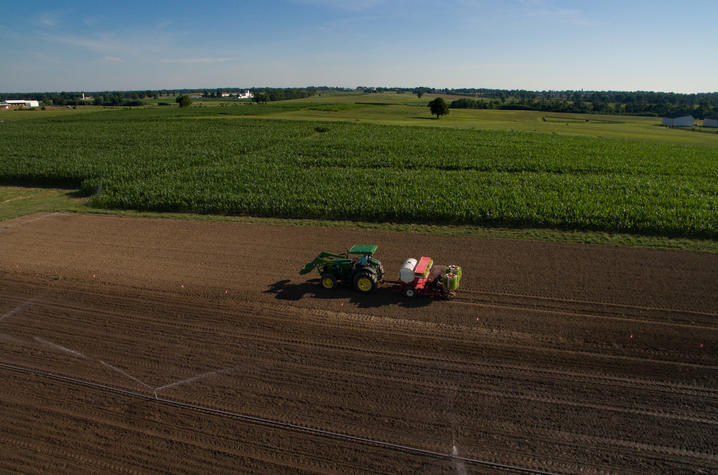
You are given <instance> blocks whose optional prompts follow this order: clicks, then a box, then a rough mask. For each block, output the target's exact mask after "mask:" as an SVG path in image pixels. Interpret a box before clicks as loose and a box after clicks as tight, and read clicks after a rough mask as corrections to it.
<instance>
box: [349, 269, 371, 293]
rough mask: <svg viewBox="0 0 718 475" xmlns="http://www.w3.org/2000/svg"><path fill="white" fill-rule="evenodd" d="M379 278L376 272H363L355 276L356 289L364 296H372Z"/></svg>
mask: <svg viewBox="0 0 718 475" xmlns="http://www.w3.org/2000/svg"><path fill="white" fill-rule="evenodd" d="M376 286H377V278H376V274H375V273H374V272H371V271H369V270H366V269H365V270H361V271H359V272H357V273H356V274H355V275H354V288H355V289H356V290H358V291H359V292H361V293H363V294H370V293H372V292H374V291H375V290H376Z"/></svg>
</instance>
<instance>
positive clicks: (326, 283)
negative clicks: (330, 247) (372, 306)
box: [299, 244, 384, 294]
mask: <svg viewBox="0 0 718 475" xmlns="http://www.w3.org/2000/svg"><path fill="white" fill-rule="evenodd" d="M378 247H379V246H377V245H375V244H356V245H354V246H352V247H351V249H349V250H348V251H347V252H345V253H344V254H335V253H332V252H326V251H322V252H320V253H319V255H317V257H315V258H314V260H312V261H311V262H309V263H307V264H306V265H305V266H304V267H302V270H300V271H299V274H301V275H304V274H307V273H309V272H311V271H312V270H313V269H314V268H317V270H319V274H320V275H321V280H320V282H321V284H322V287H324V288H325V289H332V288H334V287H335V286H336V285H337V282H341V283H343V284H345V285H349V286H353V287H354V288H355V289H356V290H358V291H359V292H361V293H363V294H369V293H371V292H373V291H374V290H376V287H377V285H379V283H380V282H381V281H382V279H383V278H384V267H382V265H381V262H379V261H378V260H377V259H374V257H373V255H374V253H375V252H376V250H377V248H378Z"/></svg>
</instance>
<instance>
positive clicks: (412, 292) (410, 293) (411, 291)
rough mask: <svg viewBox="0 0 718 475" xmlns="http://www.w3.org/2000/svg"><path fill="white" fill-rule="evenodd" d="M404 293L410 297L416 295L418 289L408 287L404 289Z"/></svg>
mask: <svg viewBox="0 0 718 475" xmlns="http://www.w3.org/2000/svg"><path fill="white" fill-rule="evenodd" d="M404 295H406V296H407V297H409V298H414V297H416V289H414V288H412V287H408V288H407V289H406V290H404Z"/></svg>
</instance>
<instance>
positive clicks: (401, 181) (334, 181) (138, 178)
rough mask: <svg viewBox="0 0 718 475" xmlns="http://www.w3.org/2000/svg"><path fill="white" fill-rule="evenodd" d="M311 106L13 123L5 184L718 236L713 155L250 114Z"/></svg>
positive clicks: (578, 139)
mask: <svg viewBox="0 0 718 475" xmlns="http://www.w3.org/2000/svg"><path fill="white" fill-rule="evenodd" d="M297 104H298V103H297V102H290V103H280V104H268V105H267V108H263V106H254V107H252V106H245V107H197V108H189V109H188V110H182V111H180V110H178V109H177V108H173V109H170V108H154V109H140V110H117V111H99V112H95V113H82V114H79V113H76V114H68V115H65V116H61V115H55V116H51V117H48V118H43V117H42V116H41V115H38V116H37V117H38V118H35V119H32V120H8V121H4V122H2V123H0V134H1V136H2V138H3V149H2V152H0V182H1V183H3V184H19V185H43V186H64V187H69V188H81V189H82V191H83V193H85V194H88V195H91V199H90V204H91V205H92V206H95V207H104V208H121V209H136V210H155V211H176V212H195V213H211V214H231V215H254V216H274V217H290V218H325V219H348V220H353V219H356V220H365V221H381V222H420V223H444V224H480V225H502V226H532V227H548V228H563V229H586V230H598V231H609V232H610V231H613V232H628V233H638V234H654V235H663V236H690V237H704V238H715V237H716V236H718V212H717V210H718V152H716V150H718V149H716V148H715V147H709V146H697V145H677V144H661V143H651V142H643V141H629V140H608V139H601V138H596V137H584V136H575V135H553V134H544V133H533V132H522V131H513V132H512V131H498V130H469V129H455V128H436V127H401V126H389V125H378V124H364V123H361V124H355V123H348V122H338V121H334V122H327V121H288V120H269V119H261V120H258V119H257V118H250V117H247V118H243V117H242V116H241V115H237V114H239V113H240V112H241V113H242V114H245V113H249V114H256V113H257V111H260V110H261V111H264V113H265V114H266V113H269V112H270V111H275V112H276V113H279V114H281V113H283V112H286V111H287V110H296V109H297ZM302 104H304V106H303V107H306V105H307V104H308V103H306V102H304V103H302ZM341 104H342V103H338V105H337V106H336V107H340V108H341V107H344V106H342V105H341ZM312 107H315V108H316V109H321V108H322V107H324V108H327V107H331V106H329V105H327V104H324V105H322V104H321V103H319V102H317V103H315V104H314V105H313V106H312ZM347 107H349V108H351V107H353V106H351V105H349V106H347ZM376 107H378V108H381V106H376ZM243 111H244V112H243ZM25 114H26V116H29V115H31V114H33V113H32V112H29V113H25ZM38 114H39V113H38ZM16 115H20V114H16Z"/></svg>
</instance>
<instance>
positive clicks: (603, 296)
mask: <svg viewBox="0 0 718 475" xmlns="http://www.w3.org/2000/svg"><path fill="white" fill-rule="evenodd" d="M355 243H371V244H378V245H379V252H378V253H377V257H378V258H379V259H381V260H382V262H383V264H384V267H385V269H386V270H387V272H388V274H389V278H395V277H394V275H395V274H396V273H397V272H398V269H399V267H400V266H401V263H402V262H403V261H404V259H406V258H407V257H420V256H421V255H429V256H431V257H433V258H434V260H435V262H437V263H439V264H452V263H456V264H460V265H462V266H463V269H464V276H463V278H462V281H461V285H462V287H461V289H460V290H459V294H458V297H457V298H456V299H455V300H452V301H434V300H429V299H416V300H407V299H406V298H405V297H403V296H402V295H400V294H399V293H398V292H396V291H395V290H393V289H392V288H390V287H389V286H385V287H382V288H380V289H379V290H378V291H377V292H376V293H375V294H373V295H369V296H361V295H358V294H356V293H355V292H353V291H351V290H349V289H345V288H340V289H335V290H333V291H326V290H324V289H321V288H320V286H319V284H318V279H317V277H318V275H317V274H310V275H308V276H300V275H298V271H299V269H300V268H301V267H302V265H304V264H305V263H306V262H308V261H309V260H311V259H312V258H313V257H314V256H315V255H316V253H317V252H318V251H320V250H342V249H344V248H345V247H348V246H350V245H352V244H355ZM716 282H718V256H715V255H705V254H697V253H688V252H667V251H651V250H640V249H620V248H609V247H598V246H583V245H567V244H547V243H538V242H522V241H508V240H485V239H473V238H464V237H447V236H438V237H437V236H429V235H416V234H400V233H393V232H377V231H363V230H356V229H339V228H337V229H331V228H311V227H284V226H270V225H256V224H239V223H214V222H192V221H174V220H151V219H130V218H116V217H104V216H89V215H70V214H51V215H35V216H31V217H25V218H20V219H16V220H13V221H9V222H4V223H0V375H1V376H2V380H1V381H2V384H1V385H0V402H1V404H2V408H3V409H2V411H1V412H0V429H2V430H0V442H1V443H0V470H1V471H21V472H28V471H29V472H38V471H51V472H58V471H61V472H69V471H78V470H81V471H83V472H84V471H94V472H107V471H168V472H186V471H193V472H207V471H223V472H235V471H241V472H261V473H269V472H272V473H276V472H292V473H296V472H297V471H300V472H301V471H309V472H327V473H331V472H371V473H401V472H408V473H417V472H418V473H442V472H446V473H453V472H458V473H464V472H487V473H488V472H495V471H496V470H497V469H498V468H499V467H496V466H491V465H486V464H483V465H482V463H481V462H491V463H496V464H505V465H510V466H514V467H522V468H527V469H534V470H540V471H549V472H566V473H574V472H578V471H580V470H583V471H585V472H589V473H590V472H607V471H617V472H621V473H630V472H640V473H658V472H686V471H699V470H705V471H708V472H711V471H716V470H718V452H716V444H715V441H716V440H718V351H716V348H718V319H717V317H718V290H717V288H718V287H717V286H716ZM27 370H30V372H28V371H27ZM119 390H124V392H123V391H119ZM248 416H251V417H257V418H262V419H263V420H262V421H258V420H250V419H249V418H248ZM277 423H289V424H294V425H293V426H291V427H289V426H282V425H281V424H277ZM302 428H308V429H319V430H321V431H327V432H317V431H314V432H312V431H311V430H307V429H302ZM339 434H345V435H348V436H353V437H359V438H363V439H371V440H372V441H377V442H384V443H390V444H396V445H401V446H404V448H401V447H396V446H391V447H390V446H388V445H386V444H384V445H382V444H380V443H377V442H371V441H368V440H357V439H351V438H347V437H342V436H341V435H339ZM415 449H419V450H415ZM422 450H423V451H428V452H421V451H422ZM441 454H446V455H445V456H442V455H441ZM452 454H453V455H454V457H451V455H452Z"/></svg>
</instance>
